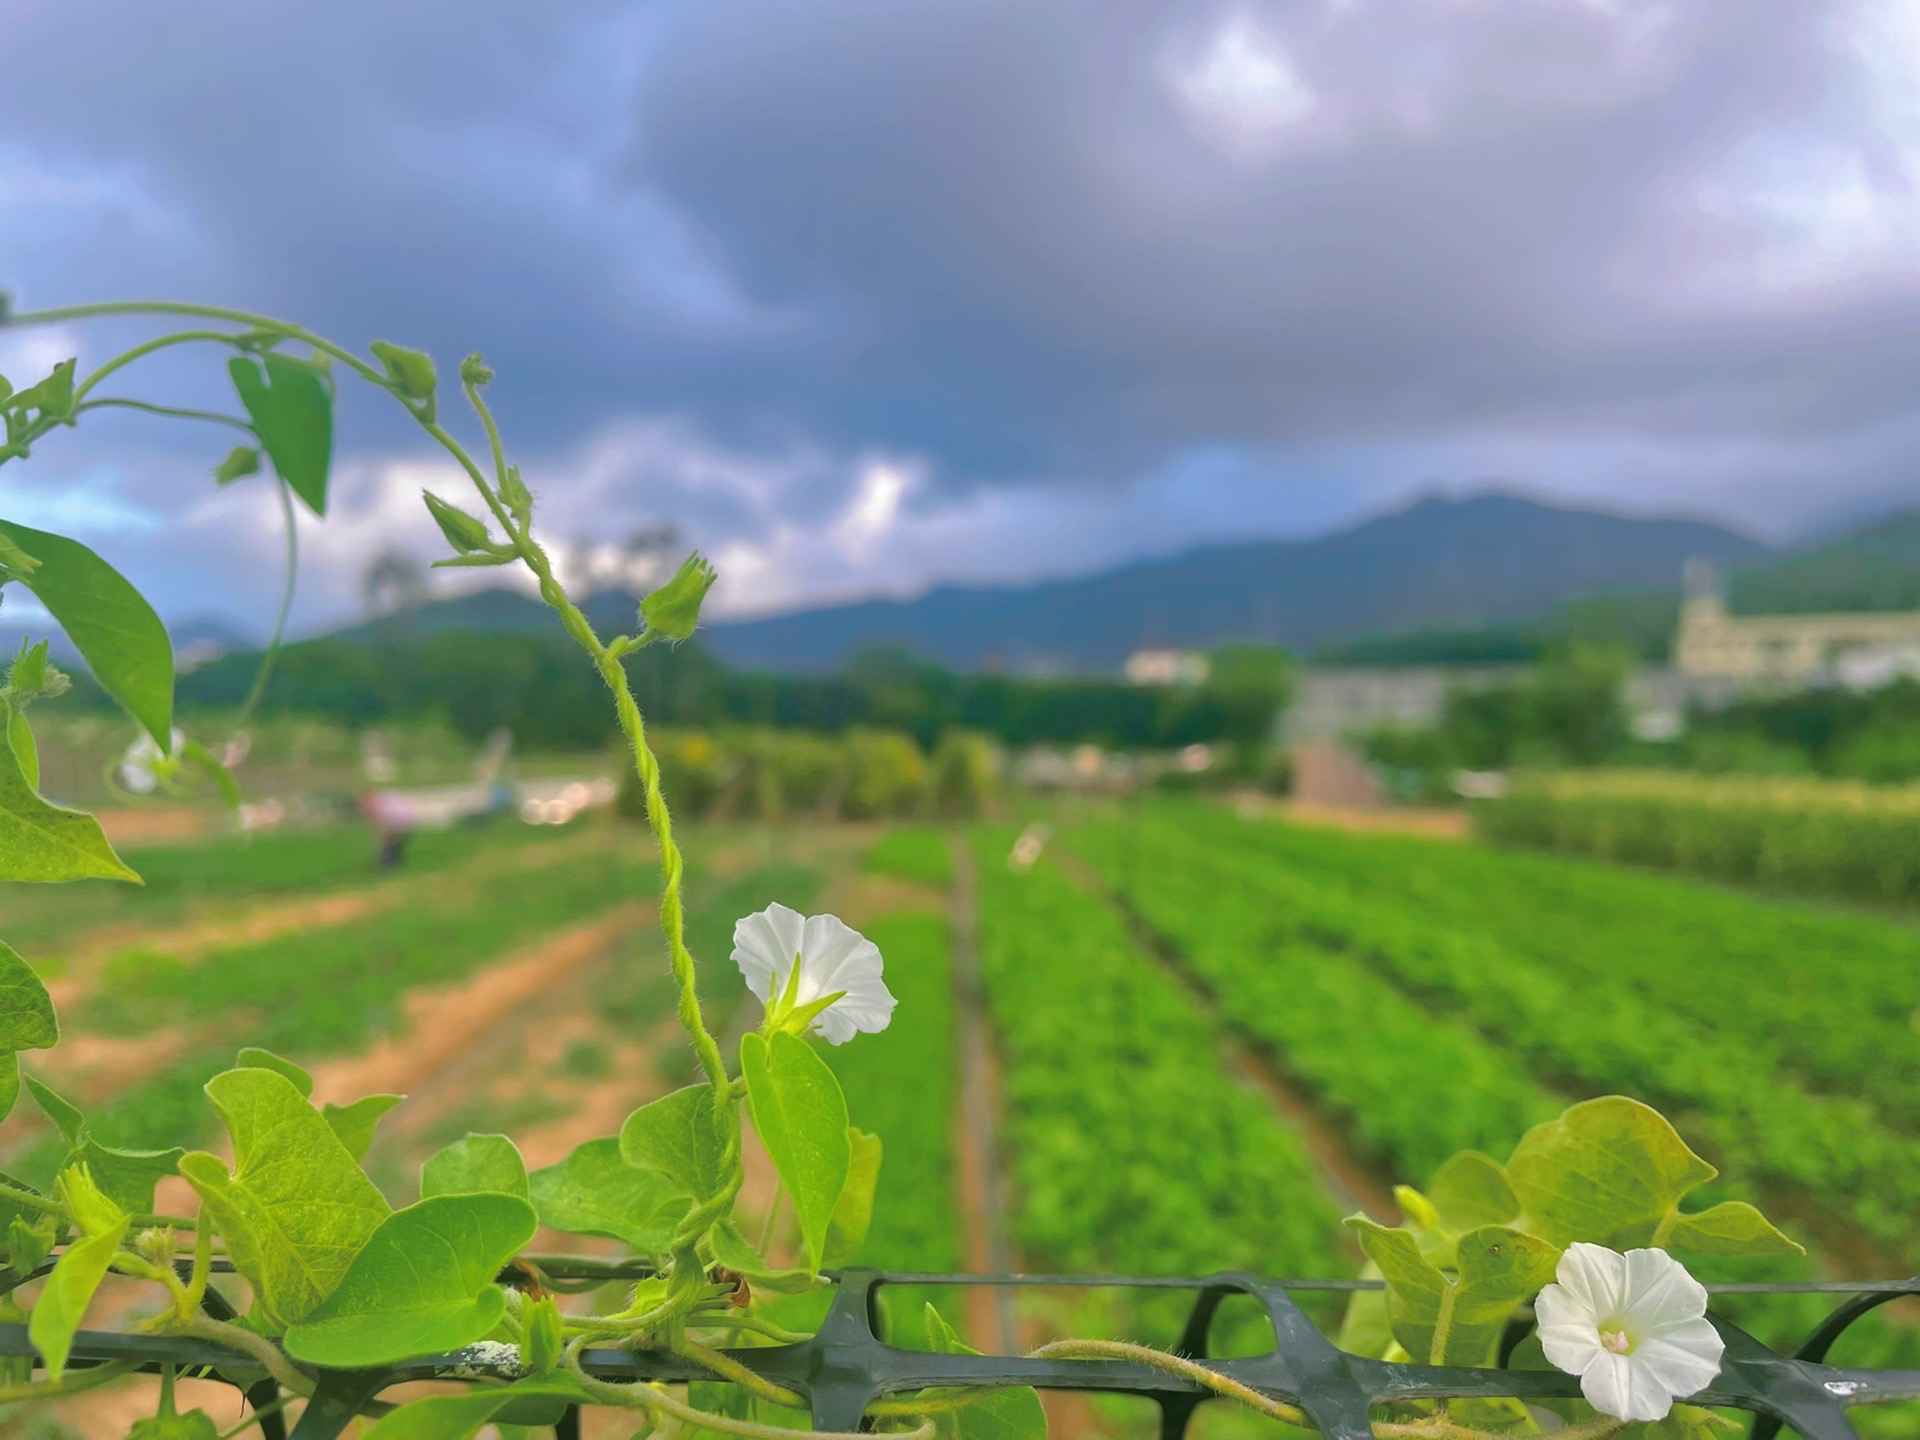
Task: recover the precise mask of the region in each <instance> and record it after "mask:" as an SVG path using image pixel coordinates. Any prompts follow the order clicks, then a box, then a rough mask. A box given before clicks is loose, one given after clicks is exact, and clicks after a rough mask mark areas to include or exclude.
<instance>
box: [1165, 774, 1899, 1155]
mask: <svg viewBox="0 0 1920 1440" xmlns="http://www.w3.org/2000/svg"><path fill="white" fill-rule="evenodd" d="M1178 824H1179V826H1180V828H1182V829H1183V830H1186V831H1189V832H1190V833H1193V834H1194V835H1196V836H1198V837H1204V838H1205V841H1206V843H1208V844H1209V845H1212V846H1214V847H1226V848H1230V849H1233V850H1236V851H1239V852H1242V853H1257V854H1259V855H1262V856H1265V857H1266V858H1267V859H1268V860H1269V861H1271V862H1272V863H1273V864H1274V865H1277V866H1279V867H1281V868H1283V869H1285V870H1286V871H1287V872H1288V873H1291V874H1298V875H1302V876H1312V877H1317V878H1320V879H1324V880H1326V881H1328V882H1329V883H1333V884H1337V885H1339V886H1340V887H1342V888H1344V889H1345V890H1346V891H1348V892H1349V893H1350V894H1352V895H1353V896H1354V897H1355V898H1356V900H1359V901H1364V903H1365V905H1366V907H1367V908H1368V909H1370V910H1379V909H1383V908H1384V909H1391V910H1394V911H1396V912H1399V913H1402V914H1405V915H1408V916H1410V917H1412V918H1414V919H1416V920H1418V921H1419V922H1420V923H1421V924H1422V925H1423V926H1426V927H1440V928H1444V929H1448V930H1451V931H1454V932H1457V933H1460V934H1465V935H1472V936H1476V937H1480V938H1482V939H1485V940H1488V941H1491V942H1494V943H1497V944H1498V945H1499V946H1501V947H1502V948H1503V949H1504V950H1506V951H1509V952H1511V953H1512V954H1514V955H1517V956H1522V957H1525V958H1526V959H1528V960H1530V961H1532V962H1533V963H1534V965H1535V966H1536V967H1537V968H1538V969H1540V970H1542V971H1545V972H1549V973H1553V974H1559V975H1577V976H1579V977H1580V981H1581V988H1582V993H1583V994H1593V993H1598V992H1601V991H1605V992H1607V993H1616V992H1618V993H1623V994H1624V993H1631V994H1632V995H1634V996H1637V997H1638V999H1639V1001H1640V1003H1641V1005H1642V1006H1643V1007H1646V1008H1648V1009H1651V1010H1654V1011H1657V1012H1659V1013H1661V1014H1664V1015H1667V1016H1671V1017H1680V1018H1681V1019H1684V1020H1685V1021H1687V1022H1688V1023H1689V1025H1690V1027H1691V1030H1692V1032H1693V1034H1694V1035H1695V1037H1696V1044H1697V1043H1699V1042H1700V1041H1701V1040H1704V1039H1708V1038H1711V1039H1714V1040H1715V1041H1716V1043H1717V1044H1719V1045H1721V1046H1723V1047H1728V1048H1731V1047H1734V1046H1738V1047H1739V1048H1743V1049H1750V1050H1753V1051H1754V1052H1756V1054H1758V1055H1760V1056H1764V1057H1765V1059H1766V1063H1768V1064H1769V1065H1770V1066H1772V1067H1773V1068H1774V1069H1775V1070H1777V1071H1782V1072H1785V1073H1786V1074H1787V1075H1788V1076H1790V1077H1791V1078H1792V1079H1794V1080H1797V1081H1798V1082H1800V1083H1801V1086H1802V1088H1805V1089H1808V1090H1812V1091H1816V1092H1827V1093H1831V1094H1837V1095H1842V1096H1848V1097H1852V1098H1854V1099H1857V1100H1860V1101H1863V1102H1865V1103H1868V1104H1870V1105H1871V1106H1872V1107H1873V1108H1874V1110H1875V1111H1876V1112H1877V1114H1878V1115H1879V1116H1880V1118H1881V1119H1882V1120H1884V1121H1885V1122H1886V1123H1887V1124H1889V1125H1890V1126H1892V1127H1894V1128H1895V1129H1897V1130H1900V1131H1903V1132H1909V1133H1911V1132H1916V1131H1920V1064H1916V1063H1915V1041H1914V1032H1913V1015H1914V1013H1915V1010H1916V1007H1920V932H1916V931H1915V930H1914V928H1913V927H1912V926H1910V925H1904V924H1900V923H1897V922H1894V921H1892V920H1888V919H1883V918H1881V917H1878V916H1873V915H1850V914H1845V913H1837V912H1835V911H1833V910H1831V909H1825V908H1818V907H1814V906H1809V905H1805V904H1801V903H1797V902H1793V901H1776V900H1767V899H1762V898H1758V897H1754V896H1749V895H1741V894H1735V893H1731V892H1728V891H1723V890H1720V889H1717V888H1715V887H1713V886H1707V885H1700V884H1697V883H1693V882H1690V881H1685V880H1676V879H1669V878H1666V877H1662V876H1651V875H1637V874H1634V873H1631V872H1629V871H1623V870H1619V869H1616V868H1614V867H1611V866H1607V865H1598V864H1593V863H1589V862H1584V861H1575V860H1564V859H1556V858H1552V857H1547V856H1531V855H1516V854H1512V853H1500V852H1490V851H1487V850H1483V849H1480V848H1478V847H1474V846H1461V845H1441V844H1435V843H1432V842H1430V841H1421V840H1412V839H1402V838H1392V837H1381V836H1372V837H1355V836H1349V835H1338V834H1331V833H1324V832H1313V831H1302V830H1297V829H1293V828H1291V827H1287V826H1262V827H1257V828H1251V827H1248V826H1246V825H1244V824H1241V823H1240V822H1238V821H1237V820H1235V819H1234V818H1233V817H1230V816H1225V815H1201V814H1199V813H1198V812H1193V813H1192V814H1190V815H1189V816H1187V817H1186V818H1184V819H1182V820H1180V821H1179V822H1178ZM1769 1088H1771V1087H1769Z"/></svg>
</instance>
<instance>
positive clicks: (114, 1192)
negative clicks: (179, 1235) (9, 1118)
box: [26, 1075, 186, 1215]
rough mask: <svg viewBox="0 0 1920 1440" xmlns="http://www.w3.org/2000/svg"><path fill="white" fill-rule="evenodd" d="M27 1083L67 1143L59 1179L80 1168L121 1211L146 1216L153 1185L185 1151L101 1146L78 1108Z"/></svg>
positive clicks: (36, 1083)
mask: <svg viewBox="0 0 1920 1440" xmlns="http://www.w3.org/2000/svg"><path fill="white" fill-rule="evenodd" d="M26 1085H27V1093H28V1094H29V1095H31V1096H32V1097H33V1101H34V1103H35V1104H36V1105H38V1106H39V1107H40V1111H41V1113H42V1114H44V1115H45V1116H46V1117H47V1118H48V1119H49V1120H51V1121H52V1122H53V1124H54V1128H55V1129H57V1130H58V1131H59V1132H60V1138H61V1139H62V1140H63V1141H65V1142H66V1155H65V1156H64V1158H63V1159H61V1161H60V1173H61V1174H62V1175H64V1174H66V1173H68V1172H70V1171H73V1170H75V1169H84V1170H85V1171H86V1172H87V1174H88V1176H89V1179H90V1183H91V1184H92V1185H94V1186H97V1188H98V1189H99V1190H100V1192H101V1193H102V1194H104V1195H105V1196H106V1197H107V1198H108V1199H109V1200H111V1201H112V1202H113V1203H114V1204H115V1205H117V1206H119V1207H120V1208H121V1209H122V1210H125V1211H127V1212H128V1213H129V1214H134V1215H145V1214H147V1213H148V1212H149V1211H151V1210H152V1209H153V1189H154V1186H156V1185H157V1184H159V1183H160V1181H161V1180H163V1179H165V1178H166V1177H167V1176H169V1175H171V1174H173V1173H174V1169H175V1167H176V1166H177V1165H178V1164H179V1162H180V1158H181V1156H182V1155H184V1154H185V1153H186V1152H185V1151H184V1150H182V1149H181V1148H180V1147H179V1146H177V1145H176V1146H174V1147H172V1148H170V1149H166V1150H131V1149H123V1148H121V1147H118V1146H113V1145H104V1144H102V1143H101V1142H100V1141H98V1140H96V1139H95V1138H94V1134H93V1125H92V1122H91V1121H89V1120H88V1118H87V1117H86V1116H84V1115H82V1114H81V1113H80V1110H79V1108H78V1107H77V1106H75V1105H73V1104H72V1103H71V1102H70V1101H68V1100H66V1099H65V1098H64V1097H62V1096H61V1095H60V1094H59V1093H58V1092H56V1091H55V1090H54V1089H53V1088H52V1087H51V1086H49V1085H47V1084H46V1083H44V1082H43V1081H41V1080H38V1079H36V1078H34V1077H33V1076H31V1075H29V1076H27V1077H26Z"/></svg>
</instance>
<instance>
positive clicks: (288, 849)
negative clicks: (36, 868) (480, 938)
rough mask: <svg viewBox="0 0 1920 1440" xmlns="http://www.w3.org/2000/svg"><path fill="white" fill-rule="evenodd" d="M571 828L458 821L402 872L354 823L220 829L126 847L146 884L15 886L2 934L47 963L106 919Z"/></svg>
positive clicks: (174, 915) (433, 866)
mask: <svg viewBox="0 0 1920 1440" xmlns="http://www.w3.org/2000/svg"><path fill="white" fill-rule="evenodd" d="M578 833H579V832H578V829H577V827H574V826H564V827H545V826H527V825H521V824H519V823H518V822H508V823H498V824H482V825H471V826H462V827H460V828H458V829H454V830H443V831H432V832H428V833H425V834H421V835H417V836H415V837H414V839H413V841H412V843H411V844H410V845H409V847H408V850H407V863H406V866H405V868H404V869H403V870H400V871H379V870H376V869H375V868H374V866H373V836H372V832H371V831H370V830H368V829H367V828H366V827H364V826H360V825H341V826H329V827H326V828H324V829H316V830H288V831H274V832H266V833H263V834H258V835H251V836H249V835H225V836H221V837H219V838H217V839H214V840H211V841H208V842H206V843H203V844H199V845H177V846H157V847H152V848H148V849H140V850H130V851H128V852H127V853H126V855H125V857H124V858H125V859H126V861H127V863H128V864H130V865H131V866H132V867H133V868H134V869H135V870H137V871H138V872H139V874H140V878H141V879H142V880H143V881H145V882H146V883H145V884H144V885H129V884H125V883H123V882H118V881H110V880H81V881H76V882H74V883H72V884H69V885H35V886H18V887H14V888H13V889H12V890H11V891H10V893H9V894H8V895H7V908H6V917H5V920H4V922H0V923H3V929H4V933H0V939H4V940H5V941H6V942H7V943H8V944H9V945H11V946H12V947H13V948H14V949H16V950H18V951H19V952H20V953H21V954H22V955H23V956H26V957H27V958H29V959H30V960H32V961H34V962H35V963H36V964H43V963H48V962H49V961H51V960H53V959H55V958H57V957H58V956H59V955H60V953H61V952H62V950H63V949H64V948H65V947H66V946H67V945H68V944H69V943H70V942H71V941H72V940H73V939H74V938H76V937H77V936H80V935H83V934H85V933H86V932H88V931H90V930H97V929H99V928H101V927H103V926H108V925H125V924H147V925H160V924H166V923H172V922H177V921H178V920H180V919H181V918H182V917H184V916H185V915H187V914H188V913H189V912H190V911H192V910H194V909H195V908H197V907H199V906H201V905H204V904H207V903H209V902H229V901H231V902H247V901H263V902H264V901H269V900H274V899H280V898H289V899H290V898H293V897H295V896H301V895H314V894H320V893H323V892H325V891H328V890H339V889H345V888H349V887H355V886H363V885H373V884H375V883H385V884H405V883H407V881H408V880H410V879H412V878H414V877H418V876H424V875H433V874H439V873H442V872H445V871H448V870H453V869H457V868H458V867H460V866H462V865H464V864H467V863H468V862H469V861H471V860H473V859H475V858H476V857H478V856H481V855H486V854H492V853H497V852H506V851H513V850H518V849H531V848H532V847H535V846H543V845H550V844H552V843H554V842H555V841H556V840H557V839H560V838H561V837H563V836H566V837H572V836H577V834H578Z"/></svg>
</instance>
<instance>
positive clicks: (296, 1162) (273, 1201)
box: [180, 1069, 387, 1326]
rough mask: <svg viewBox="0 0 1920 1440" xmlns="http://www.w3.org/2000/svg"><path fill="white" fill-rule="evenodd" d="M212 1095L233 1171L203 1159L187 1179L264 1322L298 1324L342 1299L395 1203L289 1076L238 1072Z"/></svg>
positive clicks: (183, 1169) (192, 1161)
mask: <svg viewBox="0 0 1920 1440" xmlns="http://www.w3.org/2000/svg"><path fill="white" fill-rule="evenodd" d="M207 1098H208V1099H209V1100H211V1101H212V1102H213V1108H214V1110H215V1111H216V1113H218V1114H219V1116H220V1119H221V1121H222V1122H223V1123H224V1124H225V1125H226V1127H227V1133H228V1134H229V1135H230V1136H231V1137H232V1140H233V1170H232V1172H231V1173H229V1172H228V1170H227V1167H226V1166H225V1165H224V1164H222V1163H221V1161H220V1159H219V1158H218V1157H217V1156H214V1155H208V1154H204V1153H197V1154H192V1155H188V1156H186V1157H185V1158H184V1159H183V1160H181V1161H180V1173H181V1174H182V1175H184V1176H186V1177H187V1182H188V1183H189V1184H191V1185H192V1186H193V1188H194V1189H195V1190H196V1191H198V1192H199V1195H200V1200H201V1203H202V1205H203V1206H204V1207H205V1213H206V1214H207V1215H208V1216H209V1217H210V1218H211V1219H212V1220H213V1222H214V1223H215V1224H216V1225H218V1226H219V1228H220V1233H221V1235H222V1236H223V1237H225V1239H226V1242H227V1254H228V1257H229V1258H230V1259H232V1261H233V1263H234V1268H235V1269H237V1270H238V1271H239V1272H240V1273H241V1274H242V1275H244V1276H246V1278H247V1280H248V1282H249V1283H250V1284H251V1285H252V1286H253V1288H254V1294H255V1296H256V1297H257V1299H258V1303H259V1305H260V1308H261V1311H262V1313H263V1314H264V1315H265V1317H266V1318H267V1319H268V1320H269V1321H271V1322H272V1323H273V1324H275V1325H276V1326H285V1325H290V1324H294V1323H297V1322H298V1321H301V1320H304V1319H306V1318H307V1317H308V1316H309V1315H311V1314H313V1313H314V1311H315V1310H316V1308H317V1307H318V1306H319V1305H320V1303H321V1302H322V1301H323V1300H325V1299H326V1298H327V1296H328V1295H330V1294H332V1293H333V1290H334V1287H335V1286H336V1285H338V1284H339V1283H340V1280H341V1277H342V1276H344V1275H345V1274H346V1273H347V1267H348V1265H349V1263H350V1262H351V1261H352V1259H353V1257H354V1256H355V1255H356V1254H357V1253H358V1252H359V1250H360V1247H361V1246H363V1245H365V1244H366V1243H367V1240H368V1238H369V1237H370V1236H372V1235H373V1233H374V1232H375V1231H376V1230H378V1229H379V1228H380V1225H381V1222H382V1221H384V1220H385V1219H386V1218H387V1202H386V1200H385V1199H384V1198H382V1196H381V1194H380V1192H379V1191H378V1190H376V1189H375V1188H374V1186H373V1182H372V1181H371V1180H369V1179H367V1177H366V1175H365V1174H364V1173H362V1171H361V1169H360V1166H359V1165H358V1164H357V1163H356V1162H355V1160H354V1158H353V1156H352V1155H351V1154H350V1153H349V1152H348V1150H347V1147H346V1146H345V1145H344V1144H343V1143H342V1142H341V1140H340V1138H339V1136H337V1135H335V1134H334V1132H333V1128H332V1127H331V1126H330V1125H328V1124H327V1122H326V1121H325V1120H324V1119H323V1118H322V1117H321V1115H320V1112H319V1111H317V1110H315V1109H314V1108H313V1107H312V1106H311V1105H309V1104H308V1103H307V1100H306V1097H305V1096H303V1095H302V1094H301V1093H300V1091H299V1090H298V1088H296V1087H295V1086H294V1084H293V1082H292V1081H290V1080H288V1079H287V1078H286V1076H284V1075H281V1074H279V1073H277V1072H275V1071H272V1070H258V1069H249V1070H229V1071H227V1072H226V1073H225V1074H224V1075H216V1076H215V1077H214V1078H213V1079H212V1080H210V1081H208V1082H207Z"/></svg>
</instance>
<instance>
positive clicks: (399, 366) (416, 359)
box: [367, 340, 438, 400]
mask: <svg viewBox="0 0 1920 1440" xmlns="http://www.w3.org/2000/svg"><path fill="white" fill-rule="evenodd" d="M367 348H368V349H369V350H371V351H373V355H374V358H375V359H376V360H378V361H379V362H380V363H381V364H382V365H384V366H386V367H387V384H389V385H391V386H392V387H393V388H394V389H395V390H397V391H399V392H400V393H401V394H402V395H404V396H406V398H407V399H409V400H431V399H432V398H433V388H434V386H435V384H436V383H438V376H437V375H436V374H435V372H434V368H433V357H432V356H431V355H428V354H426V353H425V352H423V351H420V350H408V349H406V348H405V347H404V346H400V345H393V344H389V343H388V342H387V341H385V340H376V341H374V342H373V344H371V345H369V346H368V347H367Z"/></svg>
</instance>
